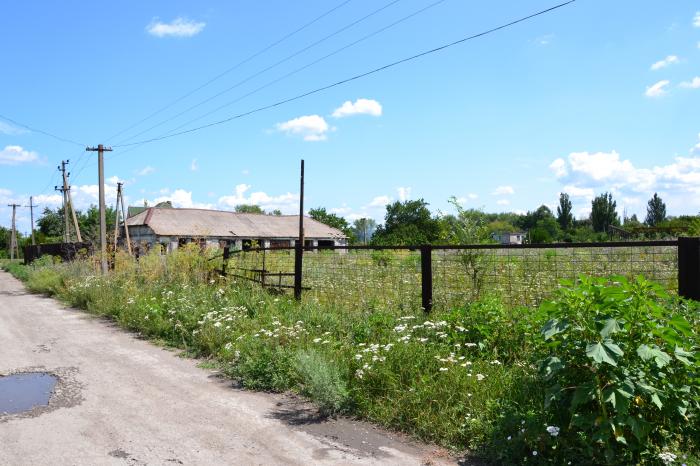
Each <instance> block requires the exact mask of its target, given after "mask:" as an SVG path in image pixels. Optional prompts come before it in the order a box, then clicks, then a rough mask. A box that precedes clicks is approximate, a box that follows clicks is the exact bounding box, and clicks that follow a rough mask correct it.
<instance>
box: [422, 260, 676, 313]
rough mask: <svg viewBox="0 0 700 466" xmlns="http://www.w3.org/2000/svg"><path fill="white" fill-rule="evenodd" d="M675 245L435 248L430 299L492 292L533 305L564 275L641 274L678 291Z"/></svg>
mask: <svg viewBox="0 0 700 466" xmlns="http://www.w3.org/2000/svg"><path fill="white" fill-rule="evenodd" d="M676 251H677V249H676V247H674V246H644V247H639V246H631V247H610V248H606V247H598V248H552V249H546V248H538V249H525V248H523V249H465V250H450V249H438V250H434V251H433V258H432V259H433V289H434V291H433V303H434V306H435V307H437V308H449V307H453V306H460V305H463V304H464V303H466V302H471V301H476V300H478V299H481V298H484V297H486V296H496V297H498V298H499V299H500V300H501V301H502V302H503V303H505V304H508V305H510V306H536V305H538V304H540V303H541V302H542V301H543V300H544V299H547V298H549V297H551V295H552V293H553V292H554V291H555V290H556V289H557V288H558V287H559V285H560V283H561V280H562V279H568V280H575V279H576V278H577V277H578V276H580V275H582V274H583V275H588V276H594V277H608V276H611V275H623V276H626V277H629V278H632V277H635V276H637V275H643V276H644V277H645V278H647V279H649V280H651V281H654V282H657V283H659V284H661V285H662V286H664V287H665V288H666V289H668V290H669V291H672V292H675V291H677V289H678V258H677V252H676Z"/></svg>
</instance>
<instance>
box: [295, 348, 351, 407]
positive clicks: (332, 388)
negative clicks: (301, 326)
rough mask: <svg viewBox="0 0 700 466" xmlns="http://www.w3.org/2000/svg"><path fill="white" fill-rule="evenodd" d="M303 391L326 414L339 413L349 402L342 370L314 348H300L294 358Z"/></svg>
mask: <svg viewBox="0 0 700 466" xmlns="http://www.w3.org/2000/svg"><path fill="white" fill-rule="evenodd" d="M294 368H295V369H296V372H297V374H298V376H299V380H300V382H301V385H302V391H303V393H304V394H306V395H308V396H309V397H310V398H311V399H312V400H314V401H315V402H316V403H317V404H318V407H319V410H320V411H321V413H322V414H324V415H333V414H336V413H339V412H341V411H342V410H343V408H345V406H346V404H347V402H348V389H347V386H346V384H345V381H344V380H343V378H342V376H341V374H340V371H339V370H338V368H337V366H335V365H334V364H333V363H332V362H331V361H329V360H328V358H326V357H325V356H324V355H323V354H321V353H319V352H318V351H316V350H314V349H310V350H300V351H298V352H297V354H296V358H295V359H294Z"/></svg>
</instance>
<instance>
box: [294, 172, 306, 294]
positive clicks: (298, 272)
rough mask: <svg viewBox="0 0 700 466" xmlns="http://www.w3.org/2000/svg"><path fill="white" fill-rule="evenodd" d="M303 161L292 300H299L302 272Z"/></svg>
mask: <svg viewBox="0 0 700 466" xmlns="http://www.w3.org/2000/svg"><path fill="white" fill-rule="evenodd" d="M303 258H304V160H303V159H302V161H301V183H300V188H299V240H298V241H297V246H296V250H295V254H294V298H295V299H301V287H302V284H303V281H302V270H303V266H304V262H303V261H304V259H303Z"/></svg>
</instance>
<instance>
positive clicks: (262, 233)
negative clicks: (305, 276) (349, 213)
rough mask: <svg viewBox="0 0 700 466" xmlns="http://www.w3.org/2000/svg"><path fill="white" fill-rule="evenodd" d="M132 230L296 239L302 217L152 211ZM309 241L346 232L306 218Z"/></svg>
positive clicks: (132, 220)
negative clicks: (139, 227) (149, 229)
mask: <svg viewBox="0 0 700 466" xmlns="http://www.w3.org/2000/svg"><path fill="white" fill-rule="evenodd" d="M126 224H127V225H128V226H130V227H132V226H139V225H147V226H149V227H150V228H151V229H152V230H153V231H154V232H155V234H156V235H158V236H185V237H205V236H214V237H238V238H295V237H297V236H299V216H298V215H281V216H276V215H264V214H243V213H237V212H228V211H221V210H205V209H160V208H149V209H147V210H145V211H144V212H141V213H139V214H137V215H134V216H133V217H131V218H129V219H127V221H126ZM304 236H305V237H307V238H345V235H344V234H343V232H342V231H340V230H338V229H336V228H332V227H329V226H328V225H325V224H323V223H321V222H318V221H316V220H314V219H312V218H309V217H304Z"/></svg>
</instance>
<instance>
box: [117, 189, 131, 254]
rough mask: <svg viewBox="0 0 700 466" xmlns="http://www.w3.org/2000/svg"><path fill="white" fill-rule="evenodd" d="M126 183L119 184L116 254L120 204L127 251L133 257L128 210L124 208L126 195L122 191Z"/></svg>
mask: <svg viewBox="0 0 700 466" xmlns="http://www.w3.org/2000/svg"><path fill="white" fill-rule="evenodd" d="M122 186H124V183H117V205H116V208H115V209H114V211H115V213H116V221H115V222H114V252H115V253H116V251H117V239H118V238H119V204H120V203H121V212H122V220H123V221H124V235H125V238H126V249H127V250H128V251H129V255H131V240H130V239H129V228H128V227H127V226H126V209H125V207H124V194H123V190H122Z"/></svg>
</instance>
